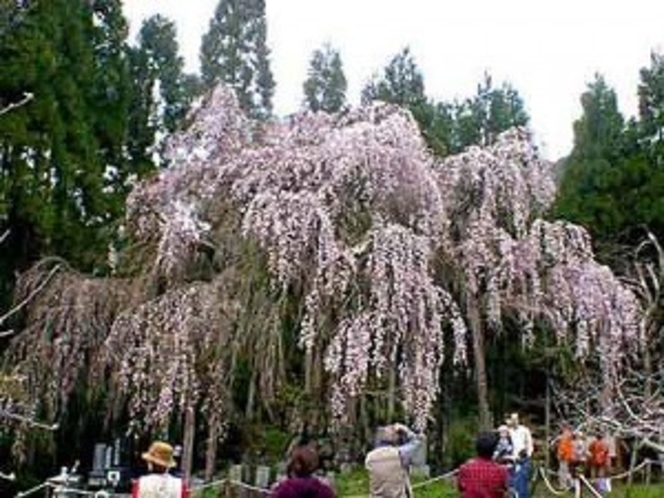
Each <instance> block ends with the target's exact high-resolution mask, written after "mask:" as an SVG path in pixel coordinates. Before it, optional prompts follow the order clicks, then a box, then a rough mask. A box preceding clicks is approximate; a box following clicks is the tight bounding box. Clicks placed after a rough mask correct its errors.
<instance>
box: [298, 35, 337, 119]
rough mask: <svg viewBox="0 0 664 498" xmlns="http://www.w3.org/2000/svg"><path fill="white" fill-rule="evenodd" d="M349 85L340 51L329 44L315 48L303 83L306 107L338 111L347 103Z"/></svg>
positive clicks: (312, 109)
mask: <svg viewBox="0 0 664 498" xmlns="http://www.w3.org/2000/svg"><path fill="white" fill-rule="evenodd" d="M347 87H348V83H347V82H346V76H345V74H344V69H343V64H342V63H341V55H339V51H337V50H335V49H334V48H332V47H331V46H330V45H327V44H326V45H325V46H323V48H321V49H317V50H315V51H314V53H313V55H312V56H311V61H310V62H309V72H308V76H307V79H306V80H305V82H304V84H303V90H304V105H305V108H307V109H309V110H311V111H314V112H316V111H325V112H338V111H340V110H341V108H342V107H343V106H344V104H345V103H346V89H347Z"/></svg>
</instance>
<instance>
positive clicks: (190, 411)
mask: <svg viewBox="0 0 664 498" xmlns="http://www.w3.org/2000/svg"><path fill="white" fill-rule="evenodd" d="M195 429H196V416H195V414H194V408H193V407H191V406H188V407H187V410H186V411H185V415H184V441H183V444H182V475H183V477H184V479H185V481H186V482H191V467H192V462H193V456H194V432H195Z"/></svg>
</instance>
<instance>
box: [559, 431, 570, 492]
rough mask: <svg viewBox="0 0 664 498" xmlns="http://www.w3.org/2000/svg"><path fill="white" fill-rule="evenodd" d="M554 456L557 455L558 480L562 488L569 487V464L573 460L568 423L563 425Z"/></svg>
mask: <svg viewBox="0 0 664 498" xmlns="http://www.w3.org/2000/svg"><path fill="white" fill-rule="evenodd" d="M556 456H557V457H558V482H559V483H560V486H561V487H562V488H564V489H569V488H570V487H571V486H572V474H571V473H570V465H571V464H572V462H573V461H574V435H573V433H572V428H571V427H570V426H569V425H564V426H563V432H562V434H561V435H560V439H559V440H558V447H557V448H556Z"/></svg>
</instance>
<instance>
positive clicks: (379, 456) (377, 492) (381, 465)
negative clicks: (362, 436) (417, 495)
mask: <svg viewBox="0 0 664 498" xmlns="http://www.w3.org/2000/svg"><path fill="white" fill-rule="evenodd" d="M421 445H422V438H421V437H420V436H419V435H418V434H416V433H415V432H414V431H412V430H411V429H409V428H408V427H407V426H405V425H403V424H392V425H388V426H384V427H379V428H378V430H377V431H376V441H375V446H374V449H373V450H371V451H370V452H369V453H367V456H366V458H365V460H364V464H365V467H366V468H367V470H368V471H369V487H370V493H371V496H372V498H412V496H413V492H412V489H411V486H410V477H409V473H408V469H409V467H410V465H411V463H412V461H413V458H414V457H415V455H416V453H417V451H418V450H419V448H420V446H421Z"/></svg>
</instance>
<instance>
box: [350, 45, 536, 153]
mask: <svg viewBox="0 0 664 498" xmlns="http://www.w3.org/2000/svg"><path fill="white" fill-rule="evenodd" d="M424 88H425V86H424V76H423V75H422V72H421V71H420V69H419V68H418V66H417V63H416V62H415V59H414V57H413V56H412V54H411V53H410V50H409V49H408V48H405V49H404V50H402V51H401V52H400V53H399V54H397V55H396V56H394V57H393V58H392V60H391V61H390V63H389V64H388V65H387V67H386V68H385V69H384V71H383V73H382V75H381V76H380V77H378V76H375V77H374V78H373V80H372V81H370V82H369V83H368V84H367V85H366V86H365V87H364V89H363V90H362V102H363V103H367V102H370V101H372V100H382V101H384V102H390V103H393V104H397V105H401V106H404V107H407V108H408V109H409V110H410V111H411V112H412V113H413V117H414V118H415V120H416V121H417V123H418V124H419V127H420V130H421V132H422V136H423V137H424V139H425V140H426V142H427V144H428V146H429V147H430V148H431V150H432V151H433V152H434V153H436V154H437V155H439V156H445V155H447V154H451V153H457V152H460V151H462V150H463V149H465V148H466V147H468V146H470V145H482V146H485V145H490V144H492V143H494V141H495V140H496V138H497V137H498V135H499V134H500V133H502V132H503V131H506V130H508V129H510V128H512V127H514V126H526V125H527V124H528V122H529V120H530V118H529V116H528V113H527V112H526V110H525V105H524V102H523V99H522V98H521V96H520V95H519V93H518V92H517V91H516V89H514V88H513V87H512V86H511V85H510V84H508V83H503V84H502V85H500V86H499V87H494V85H493V80H492V78H491V76H490V75H489V74H485V75H484V80H483V81H482V82H481V83H480V84H479V85H478V87H477V93H476V95H474V96H473V97H472V98H468V99H466V100H464V101H462V102H454V103H446V102H439V103H436V102H433V101H432V100H430V99H428V98H427V97H426V95H425V90H424Z"/></svg>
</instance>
